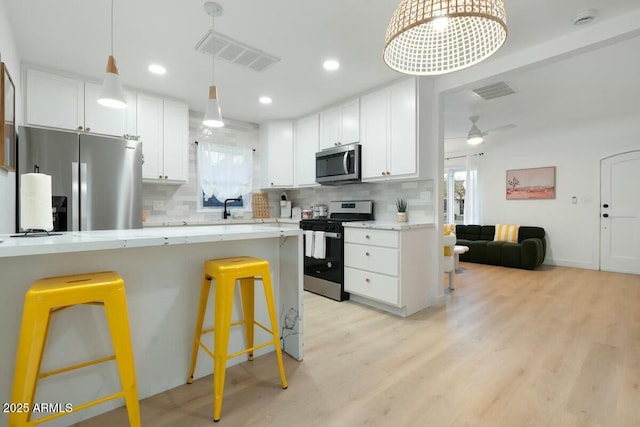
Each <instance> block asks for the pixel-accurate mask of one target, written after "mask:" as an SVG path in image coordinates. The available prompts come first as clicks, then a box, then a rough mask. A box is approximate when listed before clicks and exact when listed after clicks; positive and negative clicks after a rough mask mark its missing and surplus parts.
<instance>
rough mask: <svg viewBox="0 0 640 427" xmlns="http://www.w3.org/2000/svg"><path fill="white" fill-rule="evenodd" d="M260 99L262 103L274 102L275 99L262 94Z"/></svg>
mask: <svg viewBox="0 0 640 427" xmlns="http://www.w3.org/2000/svg"><path fill="white" fill-rule="evenodd" d="M258 101H260V104H265V105H268V104H271V103H272V102H273V99H271V98H270V97H268V96H261V97H260V99H258Z"/></svg>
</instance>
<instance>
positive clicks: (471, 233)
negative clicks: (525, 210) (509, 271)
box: [456, 225, 547, 270]
mask: <svg viewBox="0 0 640 427" xmlns="http://www.w3.org/2000/svg"><path fill="white" fill-rule="evenodd" d="M495 233H496V227H495V226H494V225H456V238H457V240H456V245H460V246H467V247H468V248H469V251H468V252H466V253H464V254H461V255H460V261H468V262H476V263H480V264H491V265H501V266H504V267H515V268H524V269H527V270H533V269H534V268H536V267H538V266H539V265H540V264H542V262H543V261H544V257H545V255H546V252H547V242H546V240H545V237H544V236H545V232H544V228H542V227H526V226H521V227H520V228H519V229H518V243H509V242H496V241H494V240H493V237H494V235H495Z"/></svg>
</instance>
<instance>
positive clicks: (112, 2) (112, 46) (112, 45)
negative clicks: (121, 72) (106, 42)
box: [111, 0, 113, 56]
mask: <svg viewBox="0 0 640 427" xmlns="http://www.w3.org/2000/svg"><path fill="white" fill-rule="evenodd" d="M111 56H113V0H111Z"/></svg>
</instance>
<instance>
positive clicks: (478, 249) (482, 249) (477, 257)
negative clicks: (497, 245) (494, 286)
mask: <svg viewBox="0 0 640 427" xmlns="http://www.w3.org/2000/svg"><path fill="white" fill-rule="evenodd" d="M487 243H489V241H488V240H470V241H469V244H468V245H464V246H469V252H467V253H468V254H469V256H468V257H467V258H468V260H469V261H471V262H479V263H484V262H485V259H486V257H487V255H486V254H487Z"/></svg>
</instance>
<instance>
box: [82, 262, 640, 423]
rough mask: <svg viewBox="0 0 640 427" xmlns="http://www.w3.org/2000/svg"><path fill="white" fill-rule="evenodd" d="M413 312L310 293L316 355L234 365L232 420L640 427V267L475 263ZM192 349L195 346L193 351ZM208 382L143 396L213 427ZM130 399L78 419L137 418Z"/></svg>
mask: <svg viewBox="0 0 640 427" xmlns="http://www.w3.org/2000/svg"><path fill="white" fill-rule="evenodd" d="M461 266H462V267H463V271H462V272H461V273H460V274H458V276H457V289H456V290H455V291H454V292H452V293H450V294H447V295H446V305H445V306H444V307H442V308H437V309H435V308H434V309H427V310H424V311H422V312H420V313H418V314H416V315H414V316H412V317H410V318H408V319H401V318H398V317H394V316H392V315H389V314H386V313H384V312H380V311H377V310H375V309H372V308H368V307H364V306H362V305H358V304H356V303H353V302H343V303H337V302H334V301H331V300H328V299H325V298H322V297H319V296H316V295H313V294H307V295H306V296H305V315H304V321H305V348H304V351H305V359H304V361H303V362H300V363H299V362H296V361H295V360H293V359H291V358H289V357H285V369H286V372H287V377H288V380H289V389H288V390H282V389H281V388H280V386H279V382H278V376H277V368H276V362H275V356H274V355H273V354H269V355H266V356H263V357H261V358H259V359H256V360H255V361H253V362H251V363H249V362H245V363H242V364H240V365H237V366H235V367H232V368H230V369H228V370H227V381H226V388H225V395H224V403H223V408H222V420H221V421H220V423H219V424H216V425H219V426H222V425H227V426H323V427H324V426H331V427H333V426H360V425H367V426H438V427H439V426H492V427H493V426H509V427H512V426H518V427H521V426H640V390H639V384H640V276H634V275H625V274H613V273H602V272H597V271H589V270H579V269H571V268H562V267H544V268H543V269H541V270H537V271H526V270H519V269H510V268H502V267H494V266H484V265H479V264H471V263H462V264H461ZM185 351H186V349H185ZM212 386H213V385H212V380H211V377H207V378H204V379H201V380H198V381H196V382H195V383H194V384H192V385H185V386H181V387H178V388H176V389H174V390H170V391H168V392H165V393H162V394H160V395H157V396H153V397H151V398H148V399H145V400H143V401H142V402H141V404H140V405H141V412H142V421H143V425H144V426H153V427H184V426H188V427H200V426H212V425H213V421H212V411H213V398H212ZM126 425H128V424H127V421H126V412H125V410H124V408H120V409H117V410H114V411H111V412H109V413H107V414H103V415H101V416H99V417H96V418H93V419H91V420H89V421H86V422H83V423H81V424H79V426H109V427H111V426H126Z"/></svg>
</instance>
